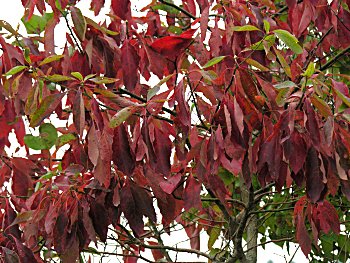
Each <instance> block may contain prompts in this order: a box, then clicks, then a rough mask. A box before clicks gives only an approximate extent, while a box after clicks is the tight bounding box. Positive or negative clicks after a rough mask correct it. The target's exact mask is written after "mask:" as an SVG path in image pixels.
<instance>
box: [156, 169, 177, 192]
mask: <svg viewBox="0 0 350 263" xmlns="http://www.w3.org/2000/svg"><path fill="white" fill-rule="evenodd" d="M181 177H182V176H181V174H180V173H177V174H176V175H174V176H171V177H169V178H168V179H167V180H166V181H163V182H160V184H159V186H160V187H161V188H162V189H163V191H164V192H166V193H167V194H172V192H173V191H174V190H175V188H176V187H177V186H178V184H179V183H180V181H181Z"/></svg>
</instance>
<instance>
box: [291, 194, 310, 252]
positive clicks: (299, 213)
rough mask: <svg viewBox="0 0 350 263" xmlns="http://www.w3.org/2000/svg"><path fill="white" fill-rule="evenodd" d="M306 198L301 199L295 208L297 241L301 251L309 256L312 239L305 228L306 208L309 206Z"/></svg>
mask: <svg viewBox="0 0 350 263" xmlns="http://www.w3.org/2000/svg"><path fill="white" fill-rule="evenodd" d="M306 202H307V199H306V196H303V197H301V198H300V199H299V200H298V202H296V204H295V206H294V221H295V224H296V239H297V241H298V243H299V244H300V247H301V250H302V251H303V253H304V254H305V256H307V255H308V254H309V253H310V252H311V239H310V236H309V234H308V232H307V230H306V227H305V216H304V208H305V205H306V204H307V203H306Z"/></svg>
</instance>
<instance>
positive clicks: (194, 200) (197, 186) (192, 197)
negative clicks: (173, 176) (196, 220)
mask: <svg viewBox="0 0 350 263" xmlns="http://www.w3.org/2000/svg"><path fill="white" fill-rule="evenodd" d="M201 189H202V185H201V183H199V182H198V181H197V180H196V179H195V178H194V177H193V175H190V176H189V177H188V178H187V181H186V187H185V189H184V196H183V199H184V205H185V209H186V210H187V211H188V210H190V209H191V208H192V207H194V208H197V209H200V208H201V207H202V205H201V198H200V193H201Z"/></svg>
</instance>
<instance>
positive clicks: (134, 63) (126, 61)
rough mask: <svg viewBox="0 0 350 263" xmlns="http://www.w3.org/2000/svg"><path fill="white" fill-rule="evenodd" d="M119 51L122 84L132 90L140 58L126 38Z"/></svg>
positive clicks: (135, 81) (136, 77)
mask: <svg viewBox="0 0 350 263" xmlns="http://www.w3.org/2000/svg"><path fill="white" fill-rule="evenodd" d="M121 53H122V55H121V61H122V69H123V80H124V85H125V87H126V88H127V89H128V90H131V91H132V90H134V88H135V85H136V83H137V81H138V75H139V74H138V66H139V60H140V58H139V56H138V55H137V52H136V50H135V48H134V47H133V46H132V45H131V44H130V42H129V41H128V40H126V41H125V42H124V45H123V46H122V48H121Z"/></svg>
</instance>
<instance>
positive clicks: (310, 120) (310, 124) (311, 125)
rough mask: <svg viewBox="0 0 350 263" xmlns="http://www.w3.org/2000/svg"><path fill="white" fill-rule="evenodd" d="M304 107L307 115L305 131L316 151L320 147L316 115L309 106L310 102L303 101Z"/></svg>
mask: <svg viewBox="0 0 350 263" xmlns="http://www.w3.org/2000/svg"><path fill="white" fill-rule="evenodd" d="M305 107H306V115H307V121H306V125H305V126H306V129H307V130H308V132H309V134H310V137H311V141H312V144H313V145H314V146H315V148H316V149H318V148H319V146H320V140H321V136H320V128H319V126H318V122H317V119H316V113H315V111H314V109H313V108H312V106H311V104H310V100H309V99H307V100H305Z"/></svg>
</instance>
